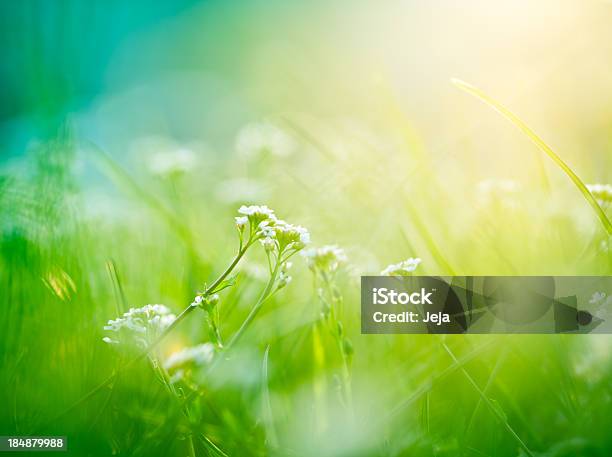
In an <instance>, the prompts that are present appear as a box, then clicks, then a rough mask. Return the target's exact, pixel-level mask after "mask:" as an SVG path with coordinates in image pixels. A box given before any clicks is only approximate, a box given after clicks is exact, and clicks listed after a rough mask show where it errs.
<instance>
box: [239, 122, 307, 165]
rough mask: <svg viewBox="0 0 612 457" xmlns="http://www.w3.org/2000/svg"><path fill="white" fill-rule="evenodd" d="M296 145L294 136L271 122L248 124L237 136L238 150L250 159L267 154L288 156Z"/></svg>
mask: <svg viewBox="0 0 612 457" xmlns="http://www.w3.org/2000/svg"><path fill="white" fill-rule="evenodd" d="M295 147H296V144H295V141H294V140H293V138H292V137H290V136H289V135H287V134H286V133H285V132H284V131H283V130H281V129H280V128H278V127H277V126H275V125H273V124H271V123H269V122H262V123H254V124H248V125H246V126H245V127H243V128H242V129H241V130H240V132H239V133H238V136H237V138H236V150H237V151H238V153H239V154H240V155H242V156H243V157H246V158H250V159H255V158H258V157H260V156H262V155H266V154H271V155H274V156H277V157H287V156H289V155H291V154H292V153H293V151H294V150H295Z"/></svg>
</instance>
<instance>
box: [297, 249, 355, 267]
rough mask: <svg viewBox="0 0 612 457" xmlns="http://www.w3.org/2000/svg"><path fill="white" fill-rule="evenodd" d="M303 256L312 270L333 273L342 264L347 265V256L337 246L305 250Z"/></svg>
mask: <svg viewBox="0 0 612 457" xmlns="http://www.w3.org/2000/svg"><path fill="white" fill-rule="evenodd" d="M301 255H302V257H304V260H306V264H307V265H308V268H310V269H311V270H320V271H323V272H328V273H333V272H334V271H336V270H337V269H338V267H339V266H340V265H341V264H343V263H346V254H345V253H344V251H343V250H342V249H340V248H339V247H338V246H336V245H327V246H322V247H320V248H314V247H313V248H309V249H305V250H304V251H302V252H301Z"/></svg>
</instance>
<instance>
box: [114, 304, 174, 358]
mask: <svg viewBox="0 0 612 457" xmlns="http://www.w3.org/2000/svg"><path fill="white" fill-rule="evenodd" d="M175 319H176V316H175V315H174V314H172V313H171V312H170V310H169V309H168V308H167V307H166V306H164V305H146V306H143V307H141V308H130V310H129V311H127V312H126V313H124V314H123V316H121V317H118V318H117V319H111V320H109V321H108V323H107V324H106V325H105V326H104V330H107V331H111V332H114V333H115V338H110V337H105V338H103V341H104V342H106V343H109V344H116V343H134V344H136V345H137V346H140V347H142V348H146V347H147V346H148V345H149V344H150V343H151V342H153V341H154V340H155V339H156V338H157V337H158V336H159V335H160V334H161V333H162V332H163V331H164V330H165V329H166V328H167V327H168V326H169V325H170V324H172V322H174V320H175Z"/></svg>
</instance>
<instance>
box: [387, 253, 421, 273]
mask: <svg viewBox="0 0 612 457" xmlns="http://www.w3.org/2000/svg"><path fill="white" fill-rule="evenodd" d="M420 263H421V259H419V258H412V257H410V258H409V259H406V260H404V261H402V262H400V263H396V264H391V265H389V266H388V267H387V268H385V269H384V270H383V271H381V272H380V275H381V276H408V275H410V274H411V273H412V272H413V271H414V270H416V268H417V267H418V266H419V264H420Z"/></svg>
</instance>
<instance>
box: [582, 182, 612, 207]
mask: <svg viewBox="0 0 612 457" xmlns="http://www.w3.org/2000/svg"><path fill="white" fill-rule="evenodd" d="M587 189H589V192H591V193H592V194H593V197H595V199H596V200H597V203H599V204H600V205H601V206H605V205H609V204H611V203H612V184H587Z"/></svg>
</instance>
